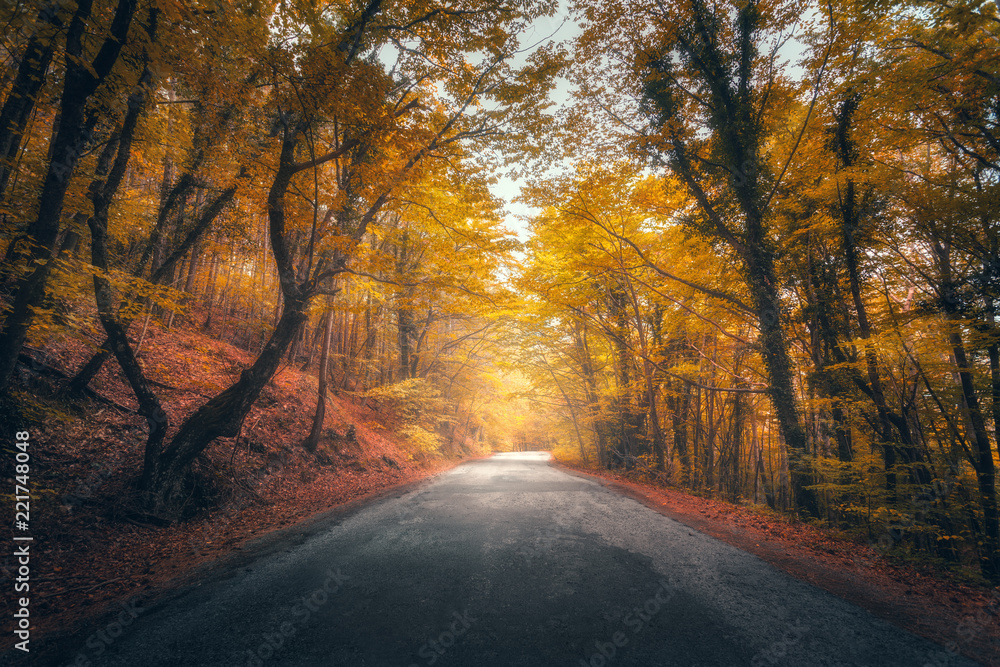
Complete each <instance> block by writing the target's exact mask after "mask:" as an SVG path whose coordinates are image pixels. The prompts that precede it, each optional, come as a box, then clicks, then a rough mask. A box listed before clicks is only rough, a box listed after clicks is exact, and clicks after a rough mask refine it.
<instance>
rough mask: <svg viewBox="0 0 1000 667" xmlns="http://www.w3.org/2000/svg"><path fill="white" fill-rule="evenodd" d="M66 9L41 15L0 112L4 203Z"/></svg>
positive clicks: (53, 7)
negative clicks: (22, 140) (61, 11)
mask: <svg viewBox="0 0 1000 667" xmlns="http://www.w3.org/2000/svg"><path fill="white" fill-rule="evenodd" d="M63 6H64V5H63V3H61V2H52V3H50V4H48V5H47V6H45V7H44V8H43V9H42V10H41V11H40V12H39V13H38V21H37V24H38V25H39V28H38V30H37V31H36V32H35V34H33V35H32V36H31V39H29V40H28V45H27V46H26V47H25V49H24V53H23V54H22V55H21V62H20V63H19V64H18V67H17V76H16V78H15V79H14V84H13V86H12V87H11V89H10V92H9V93H8V94H7V99H6V100H4V104H3V108H2V109H0V201H3V197H4V193H5V192H6V191H7V184H8V183H9V182H10V176H11V174H13V173H14V165H15V163H16V161H17V154H18V151H20V149H21V139H22V137H23V136H24V130H25V128H26V127H27V125H28V119H29V118H30V117H31V112H32V111H34V109H35V103H36V101H37V98H38V92H39V91H40V90H41V89H42V85H44V83H45V77H46V72H47V71H48V69H49V64H50V63H51V62H52V55H53V53H54V52H55V47H56V38H57V35H58V33H59V31H60V30H62V29H63V17H62V16H61V15H60V10H61V9H63Z"/></svg>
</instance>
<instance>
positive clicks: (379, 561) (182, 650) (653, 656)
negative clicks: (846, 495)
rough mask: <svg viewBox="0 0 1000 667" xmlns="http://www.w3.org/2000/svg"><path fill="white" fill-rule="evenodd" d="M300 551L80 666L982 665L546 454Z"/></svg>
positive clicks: (339, 518) (211, 584)
mask: <svg viewBox="0 0 1000 667" xmlns="http://www.w3.org/2000/svg"><path fill="white" fill-rule="evenodd" d="M299 538H300V539H289V540H288V541H287V543H285V544H281V543H280V542H279V543H278V544H277V545H276V544H275V543H273V542H272V543H271V544H270V545H269V546H268V548H266V549H259V550H257V551H256V552H254V550H253V549H254V548H253V547H252V546H250V547H248V548H249V549H250V550H251V552H250V553H248V554H243V555H242V556H241V558H242V559H243V564H242V566H240V567H236V568H229V569H228V570H225V571H220V572H218V573H216V574H214V575H211V576H208V577H207V578H205V579H203V580H202V581H201V582H199V583H198V584H196V585H192V586H190V587H188V588H187V589H185V590H183V591H181V592H179V593H177V594H174V595H171V596H169V598H168V599H164V600H163V601H161V602H160V603H158V604H153V605H150V607H149V608H148V609H145V610H137V611H134V612H133V613H132V614H131V615H129V614H127V613H125V612H124V611H123V612H122V614H121V616H122V618H121V620H122V625H119V626H118V627H117V628H112V627H110V626H109V627H106V628H105V627H104V626H102V628H94V629H93V630H92V632H97V631H98V630H102V631H104V638H101V635H96V636H97V637H98V639H94V637H95V635H94V634H91V633H84V634H81V635H80V636H79V638H78V639H79V645H80V652H81V653H84V654H85V655H87V656H88V657H89V659H90V661H91V664H93V665H122V666H126V665H127V666H133V665H149V666H152V665H171V666H173V665H186V666H194V665H213V666H216V665H262V664H266V665H296V666H306V665H372V666H377V667H383V666H388V665H399V666H401V667H408V666H414V665H416V666H423V665H428V666H429V665H440V666H442V667H446V666H450V665H454V666H479V665H504V666H508V665H526V666H527V665H542V666H547V665H566V666H567V667H570V666H572V667H578V666H581V665H592V666H593V667H600V666H602V665H604V666H606V667H618V666H619V665H621V666H625V665H679V666H685V667H690V666H693V665H778V664H780V665H811V666H818V665H907V666H910V665H924V664H927V663H930V664H934V665H938V664H948V665H970V664H974V663H971V662H969V661H966V660H964V659H962V658H957V657H947V658H945V651H944V649H943V648H942V647H940V646H937V645H936V644H933V643H931V642H929V641H927V640H924V639H921V638H918V637H917V636H915V635H912V634H910V633H908V632H906V631H904V630H901V629H899V628H896V627H894V626H892V625H890V624H888V623H886V622H884V621H882V620H879V619H877V618H875V617H874V616H872V615H871V614H869V613H868V612H866V611H864V610H862V609H861V608H859V607H856V606H854V605H851V604H849V603H847V602H845V601H843V600H841V599H839V598H837V597H834V596H833V595H830V594H829V593H826V592H824V591H822V590H820V589H818V588H816V587H814V586H812V585H810V584H806V583H803V582H800V581H798V580H796V579H793V578H791V577H789V576H787V575H785V574H783V573H781V572H779V571H778V570H776V569H774V568H773V567H771V566H770V565H768V564H766V563H765V562H763V561H762V560H760V559H758V558H757V557H755V556H753V555H750V554H748V553H746V552H744V551H741V550H739V549H736V548H734V547H731V546H728V545H726V544H724V543H722V542H720V541H718V540H716V539H714V538H712V537H708V536H706V535H704V534H702V533H699V532H696V531H694V530H692V529H690V528H688V527H686V526H684V525H682V524H680V523H678V522H677V521H674V520H673V519H670V518H667V517H665V516H662V515H661V514H658V513H657V512H655V511H653V510H651V509H649V508H648V507H645V506H644V505H642V504H640V503H638V502H636V501H635V500H633V499H631V498H628V497H625V496H623V495H620V494H619V493H616V492H615V491H613V490H610V489H608V488H606V487H604V486H602V485H601V484H599V483H597V482H596V481H592V480H590V479H585V478H581V477H577V476H574V475H570V474H567V473H565V472H563V471H562V470H559V469H557V468H555V467H553V466H551V465H550V464H549V462H548V455H547V454H545V453H531V452H529V453H521V454H501V455H497V456H494V457H493V458H490V459H485V460H479V461H473V462H469V463H465V464H463V465H461V466H459V467H457V468H455V469H453V470H451V471H449V472H447V473H445V474H442V475H440V476H438V477H435V478H434V479H433V481H431V482H429V483H427V484H422V485H420V486H418V487H417V488H415V489H411V490H409V491H408V492H406V493H405V494H403V495H400V496H398V497H394V498H392V497H390V498H383V499H380V500H377V501H374V502H372V503H370V504H366V505H364V506H362V507H360V508H357V509H355V510H352V511H351V512H349V513H347V514H341V515H334V516H332V517H331V518H328V519H325V520H324V525H319V526H316V527H314V528H310V530H309V533H308V535H307V536H305V537H304V538H302V536H301V535H299ZM133 617H135V618H134V620H133ZM125 621H128V622H127V623H125ZM112 630H114V631H113V632H112ZM110 635H116V636H110ZM105 638H106V639H108V640H110V643H105V641H104V639H105ZM95 646H98V647H99V648H100V653H99V654H97V652H96V651H95V648H94V647H95ZM88 647H89V648H88ZM76 655H79V653H74V652H70V653H68V654H66V655H64V656H63V660H62V662H61V663H59V664H72V663H73V661H74V659H75V656H76ZM942 659H944V660H945V661H944V662H942Z"/></svg>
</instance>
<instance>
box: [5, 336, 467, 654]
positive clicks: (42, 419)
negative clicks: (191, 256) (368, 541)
mask: <svg viewBox="0 0 1000 667" xmlns="http://www.w3.org/2000/svg"><path fill="white" fill-rule="evenodd" d="M92 353H93V348H92V347H90V346H88V345H87V344H86V343H85V342H84V341H80V340H79V339H69V338H67V339H64V340H63V341H61V342H60V343H57V344H53V345H49V346H48V347H47V348H46V349H44V350H38V349H29V350H28V359H25V360H24V363H22V364H21V365H19V367H18V389H19V392H20V400H21V403H22V404H23V406H24V408H23V416H22V418H21V421H22V422H23V423H21V424H19V425H17V426H15V428H17V429H18V430H22V429H23V430H28V431H29V432H30V433H31V442H32V445H31V457H32V458H31V485H32V487H33V494H32V500H31V523H30V533H31V535H32V536H33V538H34V541H33V542H32V560H31V581H30V585H31V590H30V592H31V600H32V607H31V614H32V617H31V621H32V628H33V632H32V639H33V640H37V641H39V643H40V644H41V645H43V646H44V643H45V636H46V635H47V634H48V633H52V632H54V631H57V630H58V631H60V632H59V634H62V633H64V632H67V631H70V630H72V629H73V628H76V629H81V628H82V627H83V626H85V624H86V623H87V622H88V619H91V618H93V617H95V616H97V615H99V614H101V613H102V611H104V610H106V609H108V608H112V607H115V606H117V605H119V604H122V603H124V602H126V601H128V600H129V599H133V598H145V597H146V596H147V595H149V594H151V593H152V592H154V591H157V590H161V589H164V588H170V587H172V586H174V585H175V584H176V583H177V582H179V581H181V580H183V579H184V577H185V575H186V574H190V573H191V572H192V571H194V570H195V569H197V568H199V567H200V566H202V565H205V564H207V563H209V562H210V561H213V560H216V559H219V558H221V557H222V556H225V555H227V554H229V553H232V552H233V551H236V550H239V549H241V544H243V543H244V542H246V541H248V540H250V539H252V538H257V537H259V536H261V535H263V534H266V533H268V532H271V531H274V530H277V529H279V528H282V527H284V526H288V525H291V524H295V523H299V522H301V521H303V520H305V519H307V518H308V517H310V516H312V515H315V514H318V513H320V512H323V511H325V510H328V509H330V508H332V507H336V506H340V505H343V504H345V503H347V502H350V501H353V500H357V499H361V498H365V497H370V496H373V495H379V494H382V493H384V492H386V491H387V490H390V489H392V488H394V487H398V486H401V485H404V484H407V483H409V482H413V481H415V480H418V479H421V478H424V477H427V476H430V475H433V474H435V473H437V472H440V471H442V470H445V469H448V468H450V467H452V466H454V465H457V463H458V462H459V461H458V456H456V457H455V458H452V459H445V458H441V457H435V458H431V457H423V456H421V455H419V453H414V452H412V451H411V450H410V449H409V448H408V447H407V445H406V443H405V442H403V441H402V439H401V438H399V437H397V436H396V435H395V434H394V432H393V429H392V423H391V421H392V420H391V415H386V414H384V413H382V412H379V411H376V410H375V409H373V408H372V407H366V406H365V404H364V402H363V401H361V400H360V399H352V398H350V397H346V396H342V397H333V398H331V399H330V403H329V404H328V409H327V415H326V426H327V428H326V429H325V430H324V435H323V438H322V439H321V442H320V446H319V450H318V452H319V453H318V455H317V456H314V455H312V454H309V453H308V452H306V451H305V450H304V449H303V448H302V447H301V446H300V444H299V443H300V442H301V441H302V440H303V438H304V437H305V436H306V435H307V434H308V432H309V429H310V426H311V421H312V415H313V412H314V410H315V406H316V398H317V386H316V385H317V380H316V376H315V375H314V374H309V373H306V372H302V371H301V370H300V368H299V367H300V366H301V361H300V362H299V363H298V364H296V365H286V366H285V367H283V368H281V369H280V370H279V371H278V373H276V375H275V377H274V379H273V380H272V381H271V382H270V383H269V384H268V385H267V387H265V389H264V391H263V393H262V395H261V397H260V398H259V399H258V401H257V403H256V404H255V405H254V407H253V409H252V410H251V412H250V414H249V415H248V416H247V418H246V420H245V422H244V426H243V430H242V432H241V433H240V435H239V436H238V437H237V438H220V439H218V440H216V441H215V442H214V443H212V445H211V446H210V447H209V448H208V449H207V450H206V451H205V452H204V453H203V455H202V456H201V457H199V459H198V461H197V462H196V465H195V468H196V471H197V473H198V476H199V479H200V480H201V487H200V490H199V491H198V492H197V494H196V495H199V496H200V497H198V498H195V501H196V504H197V505H199V506H200V507H201V508H202V509H201V510H200V511H199V512H197V513H195V514H194V515H193V516H192V517H191V518H190V519H188V520H185V521H180V522H177V523H174V524H170V525H166V526H155V525H149V524H148V523H146V520H144V519H142V518H141V515H140V514H139V513H138V512H137V511H136V508H135V507H133V506H132V503H133V502H134V501H133V500H132V498H134V494H133V493H131V488H132V486H133V485H134V482H135V480H136V478H137V475H138V473H139V471H140V470H141V467H142V460H143V448H144V445H145V434H146V424H145V420H144V419H143V418H141V417H140V416H139V415H138V414H136V413H135V409H136V403H135V400H134V397H133V395H132V392H131V390H130V389H129V387H128V385H127V384H126V383H125V381H124V378H123V376H122V375H121V372H120V370H119V369H118V366H117V364H116V363H115V362H114V360H113V359H112V360H110V361H109V362H108V363H106V364H105V367H104V369H103V370H102V371H101V372H100V373H99V375H98V376H97V377H96V378H95V379H94V380H93V382H91V384H90V388H91V389H92V390H93V393H92V394H90V395H89V396H87V397H84V398H82V399H76V398H68V397H66V396H64V395H63V394H62V393H61V390H62V389H63V388H64V387H65V385H66V383H67V376H69V375H72V374H73V373H74V372H75V370H76V369H77V368H79V367H80V366H81V365H82V364H83V363H84V362H85V361H86V359H87V358H89V356H90V354H92ZM141 360H142V364H143V366H144V369H145V371H146V373H147V375H148V377H149V379H150V380H151V381H153V382H154V387H155V389H156V391H157V392H158V393H159V395H160V398H161V400H162V402H163V404H164V408H165V410H166V412H167V414H168V417H169V421H170V426H171V429H172V430H171V431H170V433H172V432H173V429H176V428H177V426H178V425H179V424H180V423H181V422H182V421H183V419H184V418H185V417H186V416H187V415H189V414H191V412H193V411H194V410H195V409H197V408H198V407H199V406H200V405H201V404H202V403H204V402H205V400H207V399H208V398H209V397H211V396H213V395H214V394H216V393H218V392H219V391H220V390H222V389H223V388H225V387H226V386H228V385H229V384H231V383H232V382H233V381H234V380H235V379H236V378H237V377H238V376H239V373H240V371H241V370H242V369H243V368H246V367H247V366H248V365H249V364H250V363H251V362H252V361H253V356H252V355H251V354H250V353H248V352H246V351H244V350H242V349H240V348H236V347H233V346H231V345H228V344H226V343H222V342H219V341H218V340H216V339H214V338H212V337H210V336H208V335H204V334H202V333H201V332H200V331H198V330H197V329H193V328H176V327H175V328H173V329H171V330H170V331H165V330H163V329H160V328H158V327H155V326H154V327H150V328H149V330H148V331H147V332H146V335H145V338H144V341H143V344H142V356H141ZM168 438H169V433H168ZM456 454H469V452H456ZM4 459H5V460H7V459H10V460H11V461H12V460H13V456H12V455H11V456H9V457H7V456H5V457H4ZM3 472H4V473H5V474H3V475H2V477H4V478H7V477H11V478H12V477H13V471H12V470H11V471H8V470H6V467H5V468H4V470H3ZM8 472H9V473H10V474H9V475H8V474H6V473H8ZM0 563H2V571H0V579H2V580H3V581H4V582H7V583H3V584H2V586H3V587H4V588H5V589H7V587H8V586H10V587H13V582H12V579H13V577H14V576H15V574H16V569H17V565H16V563H15V562H14V557H13V556H12V555H11V554H9V553H8V554H7V555H5V556H4V557H3V558H2V559H0ZM13 604H14V600H13V599H12V598H11V597H10V596H4V606H5V607H6V608H7V611H9V612H11V613H10V614H6V615H5V616H6V618H8V619H10V618H12V616H11V614H12V613H13V606H12V605H13ZM36 645H37V644H36Z"/></svg>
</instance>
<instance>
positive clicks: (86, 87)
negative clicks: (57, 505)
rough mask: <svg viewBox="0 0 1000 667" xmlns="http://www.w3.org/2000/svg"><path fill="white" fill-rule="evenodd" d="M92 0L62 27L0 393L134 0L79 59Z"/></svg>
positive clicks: (126, 1)
mask: <svg viewBox="0 0 1000 667" xmlns="http://www.w3.org/2000/svg"><path fill="white" fill-rule="evenodd" d="M92 6H93V0H80V2H78V3H77V7H76V12H75V13H74V15H73V19H72V20H71V21H70V25H69V28H68V29H67V32H66V61H67V64H66V73H65V84H64V85H63V93H62V99H61V102H60V121H59V129H58V130H57V131H56V135H55V137H54V138H53V140H52V144H51V152H52V158H51V159H50V160H49V166H48V170H47V171H46V174H45V180H44V183H43V185H42V191H41V195H40V196H39V200H38V213H37V215H36V217H35V220H34V222H32V224H31V225H30V226H29V227H28V230H27V233H28V235H29V236H30V237H31V238H32V239H33V240H34V244H33V245H32V246H31V248H30V250H29V251H28V254H27V264H28V266H34V267H35V268H34V269H32V270H31V271H29V272H28V273H27V274H26V275H25V276H24V277H23V278H22V279H21V280H20V282H19V284H18V288H17V294H16V295H15V297H14V302H13V304H12V305H11V309H10V311H9V312H8V313H7V317H6V318H5V319H4V323H3V330H2V331H0V394H4V393H6V391H7V387H8V383H9V381H10V377H11V374H12V373H13V371H14V365H15V363H16V362H17V357H18V355H19V354H20V352H21V348H22V347H23V346H24V341H25V338H26V337H27V335H28V329H29V328H30V327H31V323H32V321H33V320H34V309H35V308H36V307H37V306H39V305H40V304H41V302H42V299H43V298H44V296H45V286H46V284H47V283H48V279H49V274H50V273H51V271H52V266H53V262H52V259H53V255H54V254H55V251H56V240H57V239H58V236H59V221H60V216H61V215H62V210H63V203H64V201H65V198H66V191H67V190H68V189H69V185H70V181H71V180H72V177H73V174H74V172H75V171H76V167H77V163H78V162H79V160H80V155H81V154H82V152H83V149H84V147H85V145H86V144H87V142H88V141H89V140H90V135H91V132H92V130H93V128H94V126H95V125H96V124H97V122H98V121H99V120H100V117H99V116H98V112H97V111H96V110H93V109H91V108H90V107H89V101H90V98H91V96H93V94H94V93H95V92H96V91H97V89H98V87H100V86H101V84H102V83H103V82H104V81H105V79H106V78H107V77H108V75H109V74H110V73H111V69H112V68H113V67H114V65H115V63H116V62H117V61H118V55H119V53H120V52H121V48H122V46H123V45H124V44H125V43H126V41H127V40H126V38H127V35H128V29H129V25H130V24H131V23H132V17H133V15H134V14H135V10H136V0H119V2H118V6H117V8H116V10H115V15H114V18H113V19H112V23H111V30H110V34H109V36H108V38H107V39H106V40H105V41H104V42H103V44H102V46H101V48H100V50H99V51H98V53H97V55H96V56H95V57H94V60H93V62H86V61H84V60H83V58H82V55H83V36H84V33H85V31H86V29H87V20H88V19H89V17H90V11H91V8H92Z"/></svg>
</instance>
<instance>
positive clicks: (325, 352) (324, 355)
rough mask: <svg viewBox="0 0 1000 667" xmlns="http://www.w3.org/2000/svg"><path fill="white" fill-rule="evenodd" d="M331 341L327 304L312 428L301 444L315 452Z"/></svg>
mask: <svg viewBox="0 0 1000 667" xmlns="http://www.w3.org/2000/svg"><path fill="white" fill-rule="evenodd" d="M332 341H333V309H332V308H331V307H330V304H329V303H328V304H327V311H326V317H325V318H324V322H323V346H322V347H321V348H320V353H319V398H317V399H316V414H314V415H313V423H312V430H310V431H309V437H307V438H306V439H305V441H304V442H303V443H302V445H303V446H304V447H305V448H306V450H308V451H309V452H315V451H316V446H317V445H319V438H320V436H321V435H322V434H323V419H324V418H325V417H326V398H327V394H328V393H329V386H330V344H331V342H332Z"/></svg>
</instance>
